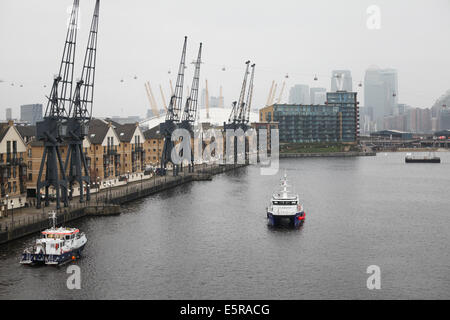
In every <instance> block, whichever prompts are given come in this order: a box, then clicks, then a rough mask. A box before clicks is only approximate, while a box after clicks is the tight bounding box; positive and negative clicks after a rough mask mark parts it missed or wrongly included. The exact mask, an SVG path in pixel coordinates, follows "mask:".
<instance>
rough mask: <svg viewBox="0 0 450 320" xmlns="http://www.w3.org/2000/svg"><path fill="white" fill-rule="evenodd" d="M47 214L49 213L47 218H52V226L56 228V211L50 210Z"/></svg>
mask: <svg viewBox="0 0 450 320" xmlns="http://www.w3.org/2000/svg"><path fill="white" fill-rule="evenodd" d="M48 215H49V219H51V220H52V228H53V229H56V211H54V210H53V211H50V212H49V213H48Z"/></svg>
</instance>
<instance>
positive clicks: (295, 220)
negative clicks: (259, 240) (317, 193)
mask: <svg viewBox="0 0 450 320" xmlns="http://www.w3.org/2000/svg"><path fill="white" fill-rule="evenodd" d="M303 215H304V212H303V211H302V212H297V213H296V214H295V216H292V217H287V216H283V217H277V216H274V215H273V214H272V213H271V212H267V223H268V225H269V226H272V227H274V226H277V225H280V224H281V221H282V220H283V219H289V220H290V223H292V224H293V225H294V226H295V227H296V228H297V227H299V226H301V225H302V224H303V222H304V221H305V220H304V219H303V220H299V217H301V216H303Z"/></svg>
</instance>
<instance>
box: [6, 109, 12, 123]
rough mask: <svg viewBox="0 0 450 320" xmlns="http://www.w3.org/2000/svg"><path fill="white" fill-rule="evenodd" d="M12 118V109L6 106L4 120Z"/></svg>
mask: <svg viewBox="0 0 450 320" xmlns="http://www.w3.org/2000/svg"><path fill="white" fill-rule="evenodd" d="M9 120H12V109H11V108H6V121H9Z"/></svg>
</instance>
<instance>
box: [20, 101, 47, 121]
mask: <svg viewBox="0 0 450 320" xmlns="http://www.w3.org/2000/svg"><path fill="white" fill-rule="evenodd" d="M42 119H43V118H42V104H27V105H23V106H20V121H26V122H29V123H30V124H31V125H33V126H34V125H35V124H36V122H38V121H42Z"/></svg>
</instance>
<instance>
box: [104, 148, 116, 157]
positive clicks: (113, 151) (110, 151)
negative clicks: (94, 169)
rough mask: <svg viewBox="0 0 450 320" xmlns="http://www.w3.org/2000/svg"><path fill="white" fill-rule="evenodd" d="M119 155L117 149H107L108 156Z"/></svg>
mask: <svg viewBox="0 0 450 320" xmlns="http://www.w3.org/2000/svg"><path fill="white" fill-rule="evenodd" d="M116 154H117V147H109V148H107V149H106V155H108V156H114V155H116Z"/></svg>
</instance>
